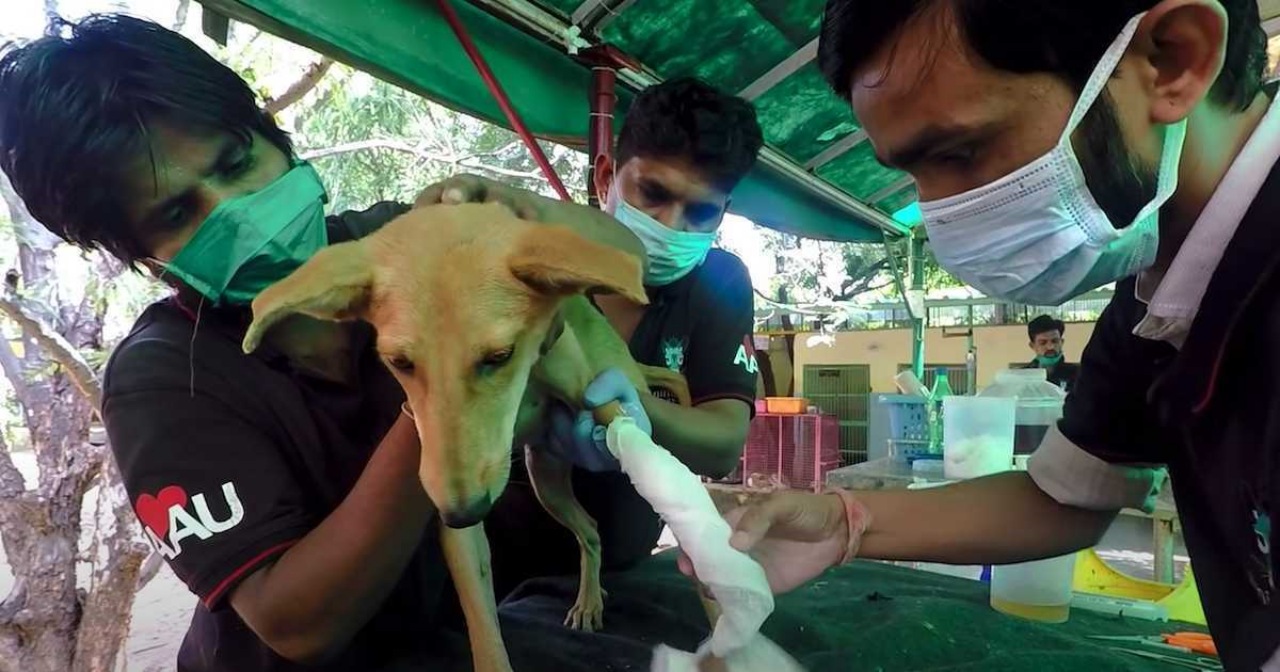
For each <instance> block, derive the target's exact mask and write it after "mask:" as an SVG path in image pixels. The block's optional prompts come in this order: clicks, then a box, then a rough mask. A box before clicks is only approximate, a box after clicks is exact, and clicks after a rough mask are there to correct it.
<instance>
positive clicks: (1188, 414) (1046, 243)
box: [682, 0, 1280, 672]
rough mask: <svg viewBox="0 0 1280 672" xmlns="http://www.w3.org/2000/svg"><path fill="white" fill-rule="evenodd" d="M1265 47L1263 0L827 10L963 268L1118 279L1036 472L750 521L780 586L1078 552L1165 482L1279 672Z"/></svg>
mask: <svg viewBox="0 0 1280 672" xmlns="http://www.w3.org/2000/svg"><path fill="white" fill-rule="evenodd" d="M1266 46H1267V35H1266V33H1265V32H1264V31H1263V28H1262V25H1261V21H1260V19H1259V15H1258V3H1257V2H1256V1H1255V0H1072V1H1071V2H1063V1H1062V0H1018V1H1017V2H990V1H989V0H828V2H827V5H826V15H825V16H824V18H823V23H822V32H821V37H820V42H819V63H820V66H821V68H822V70H823V72H824V73H825V75H826V77H827V81H828V82H829V83H830V84H831V86H832V87H833V88H834V89H835V91H836V92H838V93H839V95H840V96H841V97H843V98H845V99H846V100H848V101H849V102H850V103H851V104H852V107H853V111H854V114H855V116H856V117H857V119H858V121H859V123H860V124H861V126H862V129H863V130H864V131H865V132H866V134H867V137H868V139H869V140H870V143H871V146H872V148H873V149H874V151H875V154H876V156H877V157H879V159H880V160H881V161H882V162H883V163H885V164H887V165H890V166H893V167H895V168H898V169H901V170H904V171H906V172H908V173H910V174H911V175H912V176H913V177H914V178H915V180H916V185H917V188H918V189H919V192H920V198H921V203H920V209H921V211H922V213H923V215H924V222H925V226H926V227H928V231H929V240H930V244H931V245H932V246H933V249H934V252H935V254H936V256H937V259H938V261H939V263H940V264H941V265H942V266H943V268H946V269H947V270H948V271H950V272H951V273H953V274H954V275H956V276H957V277H959V278H960V279H961V280H963V281H965V282H966V283H967V284H969V285H971V286H973V287H976V288H977V289H979V290H980V291H982V292H983V293H984V294H987V295H988V296H992V297H999V298H1003V299H1007V300H1010V301H1015V302H1019V303H1024V304H1029V305H1059V304H1061V303H1062V302H1063V301H1065V300H1067V299H1070V298H1072V297H1074V296H1079V295H1080V294H1083V293H1085V292H1088V291H1090V290H1093V289H1096V288H1097V287H1100V286H1103V285H1106V284H1108V283H1111V282H1117V283H1118V284H1117V289H1116V294H1115V297H1114V298H1113V299H1112V301H1111V303H1110V305H1109V306H1108V307H1107V308H1106V310H1105V311H1104V312H1103V314H1102V316H1101V318H1100V319H1099V321H1098V324H1097V327H1096V328H1095V330H1094V333H1093V336H1092V337H1091V338H1090V341H1089V344H1088V347H1087V348H1086V349H1085V352H1084V356H1083V358H1082V360H1081V363H1080V377H1079V378H1078V379H1077V380H1076V384H1075V386H1074V388H1073V389H1072V392H1071V394H1070V395H1069V396H1068V397H1067V400H1066V406H1065V409H1064V416H1063V418H1062V420H1061V421H1060V422H1059V424H1058V426H1057V427H1056V428H1054V429H1051V430H1050V431H1049V433H1048V435H1047V436H1046V437H1045V439H1044V441H1043V443H1041V445H1040V448H1039V449H1038V450H1037V451H1036V453H1035V454H1034V455H1033V456H1032V457H1031V459H1030V461H1029V464H1028V469H1027V471H1015V472H1008V473H1003V474H997V475H994V476H990V477H987V478H982V479H977V480H972V481H966V482H963V483H958V484H955V485H951V486H947V487H942V488H934V489H930V490H918V491H889V490H883V491H876V492H850V491H840V492H838V493H835V494H834V495H819V494H805V493H789V494H786V495H782V496H778V497H774V498H767V499H765V500H764V501H762V502H760V503H758V504H754V505H751V506H748V507H745V508H742V509H738V510H737V511H733V512H730V514H729V518H730V520H731V521H732V522H733V523H734V524H735V527H736V531H735V533H734V543H735V545H736V546H737V547H738V548H740V549H750V550H751V552H753V553H754V554H755V555H756V557H757V558H758V559H759V560H760V561H761V562H762V563H763V564H764V567H765V571H766V573H767V574H768V575H769V578H770V580H771V581H772V583H773V586H774V587H775V589H777V590H785V589H789V588H794V587H796V586H798V585H800V584H802V583H804V582H805V581H808V580H810V579H812V578H814V577H815V576H817V575H819V574H820V573H821V572H823V571H824V570H825V569H827V568H828V567H830V566H832V565H834V564H838V563H841V562H847V561H849V560H850V559H851V558H853V557H854V556H855V555H862V556H863V557H868V558H877V559H888V560H920V561H931V562H942V563H948V564H957V565H967V564H988V563H991V564H1004V563H1016V562H1022V561H1026V560H1032V559H1038V558H1048V557H1056V556H1060V555H1065V554H1068V553H1072V552H1075V551H1077V550H1079V549H1082V548H1088V547H1090V546H1092V545H1094V544H1096V543H1097V542H1098V540H1099V539H1100V538H1101V537H1102V535H1103V533H1104V532H1105V531H1106V530H1107V528H1108V527H1109V526H1110V525H1111V523H1112V521H1113V520H1114V519H1115V517H1116V513H1117V512H1118V511H1119V510H1120V509H1123V508H1125V507H1135V508H1136V507H1140V508H1144V509H1146V510H1151V509H1152V508H1153V506H1154V504H1155V500H1156V497H1157V496H1158V495H1159V493H1160V492H1161V491H1162V489H1163V487H1164V485H1165V481H1166V473H1168V474H1169V475H1171V476H1172V478H1171V485H1172V490H1173V493H1174V495H1175V497H1176V499H1177V503H1178V516H1179V518H1180V520H1181V522H1182V526H1183V531H1184V533H1185V536H1186V542H1187V550H1188V551H1189V554H1190V556H1191V564H1192V566H1193V567H1194V568H1195V572H1196V582H1197V585H1198V587H1199V591H1200V599H1201V602H1202V603H1203V605H1204V611H1205V616H1206V617H1207V619H1208V623H1209V628H1210V630H1211V631H1212V633H1213V638H1214V640H1215V642H1216V643H1217V647H1218V650H1219V652H1220V653H1221V654H1222V662H1223V664H1224V666H1225V667H1226V669H1228V670H1233V671H1235V670H1239V671H1240V672H1258V670H1263V671H1265V672H1277V671H1280V589H1278V587H1280V552H1277V550H1276V549H1277V548H1280V525H1276V524H1275V520H1276V518H1277V516H1280V387H1277V385H1276V381H1277V380H1280V356H1277V354H1276V348H1275V347H1274V344H1275V343H1277V342H1280V320H1277V319H1276V317H1277V316H1278V315H1280V227H1277V226H1276V222H1277V221H1280V165H1278V163H1277V159H1278V158H1280V104H1277V102H1276V95H1275V94H1276V86H1275V85H1274V84H1268V83H1266V81H1265V78H1264V76H1265V72H1266V69H1267V49H1266ZM1166 468H1167V470H1168V471H1167V472H1166ZM682 564H684V565H685V568H686V569H688V567H687V562H684V563H682Z"/></svg>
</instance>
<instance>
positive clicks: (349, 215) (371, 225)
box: [329, 201, 412, 243]
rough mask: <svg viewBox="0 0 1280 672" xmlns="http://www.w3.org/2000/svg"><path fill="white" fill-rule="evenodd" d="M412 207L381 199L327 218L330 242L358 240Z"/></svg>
mask: <svg viewBox="0 0 1280 672" xmlns="http://www.w3.org/2000/svg"><path fill="white" fill-rule="evenodd" d="M411 209H412V206H410V205H409V204H407V203H399V202H396V201H382V202H380V203H375V204H373V205H371V206H369V207H368V208H367V209H365V210H346V211H343V212H341V213H339V214H336V215H333V216H331V217H330V218H329V224H330V226H329V231H330V238H331V242H334V243H338V242H343V241H347V240H359V239H361V238H364V237H365V236H367V235H369V234H371V233H373V232H374V231H377V230H378V229H381V228H382V227H383V226H385V225H386V223H387V222H390V221H391V220H393V219H395V218H396V217H399V216H400V215H403V214H404V213H406V212H408V211H409V210H411Z"/></svg>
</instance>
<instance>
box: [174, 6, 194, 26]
mask: <svg viewBox="0 0 1280 672" xmlns="http://www.w3.org/2000/svg"><path fill="white" fill-rule="evenodd" d="M190 10H191V0H178V9H177V11H175V12H174V13H173V31H174V32H175V33H180V32H182V29H183V28H184V27H186V25H187V12H188V11H190Z"/></svg>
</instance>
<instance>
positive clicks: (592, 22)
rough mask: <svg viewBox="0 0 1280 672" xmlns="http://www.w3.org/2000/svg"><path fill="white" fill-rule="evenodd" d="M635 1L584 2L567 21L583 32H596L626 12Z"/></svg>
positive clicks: (602, 0)
mask: <svg viewBox="0 0 1280 672" xmlns="http://www.w3.org/2000/svg"><path fill="white" fill-rule="evenodd" d="M635 1H636V0H586V1H585V2H583V3H582V4H581V5H578V8H577V9H575V10H573V14H572V15H571V16H570V18H569V20H570V21H571V22H572V23H573V25H575V26H578V27H579V28H582V29H583V30H584V31H589V32H593V33H594V32H598V31H600V30H603V29H604V27H605V26H607V25H609V24H610V23H611V22H613V20H614V19H616V18H618V15H619V14H621V13H623V12H625V11H627V8H628V7H630V6H631V5H632V4H633V3H634V2H635Z"/></svg>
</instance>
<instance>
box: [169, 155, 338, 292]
mask: <svg viewBox="0 0 1280 672" xmlns="http://www.w3.org/2000/svg"><path fill="white" fill-rule="evenodd" d="M327 201H328V196H327V194H326V193H325V189H324V184H323V183H322V182H321V181H320V176H319V175H318V174H316V171H315V169H314V168H312V167H311V165H310V164H308V163H299V164H297V165H296V166H294V167H293V168H292V169H291V170H290V171H289V172H287V173H285V174H284V175H281V176H280V177H279V178H277V179H276V180H275V181H274V182H272V183H271V184H268V185H267V186H266V187H263V188H262V189H260V190H258V191H255V192H253V193H251V194H245V195H243V196H237V197H235V198H229V199H227V200H225V201H223V202H222V203H220V204H218V207H217V208H215V209H214V211H213V212H212V213H210V214H209V217H208V218H206V219H205V220H204V222H203V223H201V224H200V228H199V229H197V230H196V232H195V235H193V236H192V237H191V240H189V241H187V244H186V245H183V246H182V249H181V250H179V251H178V254H177V255H176V256H174V258H173V259H172V260H171V261H169V262H168V263H166V264H164V271H165V273H169V274H172V275H174V276H175V277H177V278H178V279H180V280H182V281H183V282H184V283H186V284H187V285H188V286H190V287H191V288H192V289H194V290H196V291H197V292H200V294H202V295H203V296H204V297H205V298H207V299H209V300H210V301H212V302H214V303H215V304H223V303H225V304H241V305H243V304H248V303H251V302H252V301H253V299H254V298H255V297H257V296H258V294H259V293H260V292H262V290H264V289H266V288H267V287H269V286H271V285H272V284H275V283H276V282H279V281H280V280H283V279H284V278H285V277H286V276H288V275H289V274H290V273H292V272H294V271H295V270H297V269H298V267H299V266H301V265H302V264H303V263H305V262H306V261H307V260H308V259H310V258H311V257H312V256H313V255H315V253H316V252H319V251H320V250H321V249H323V248H324V247H325V246H326V245H328V244H329V235H328V232H327V231H326V229H325V221H324V204H325V203H326V202H327Z"/></svg>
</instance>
